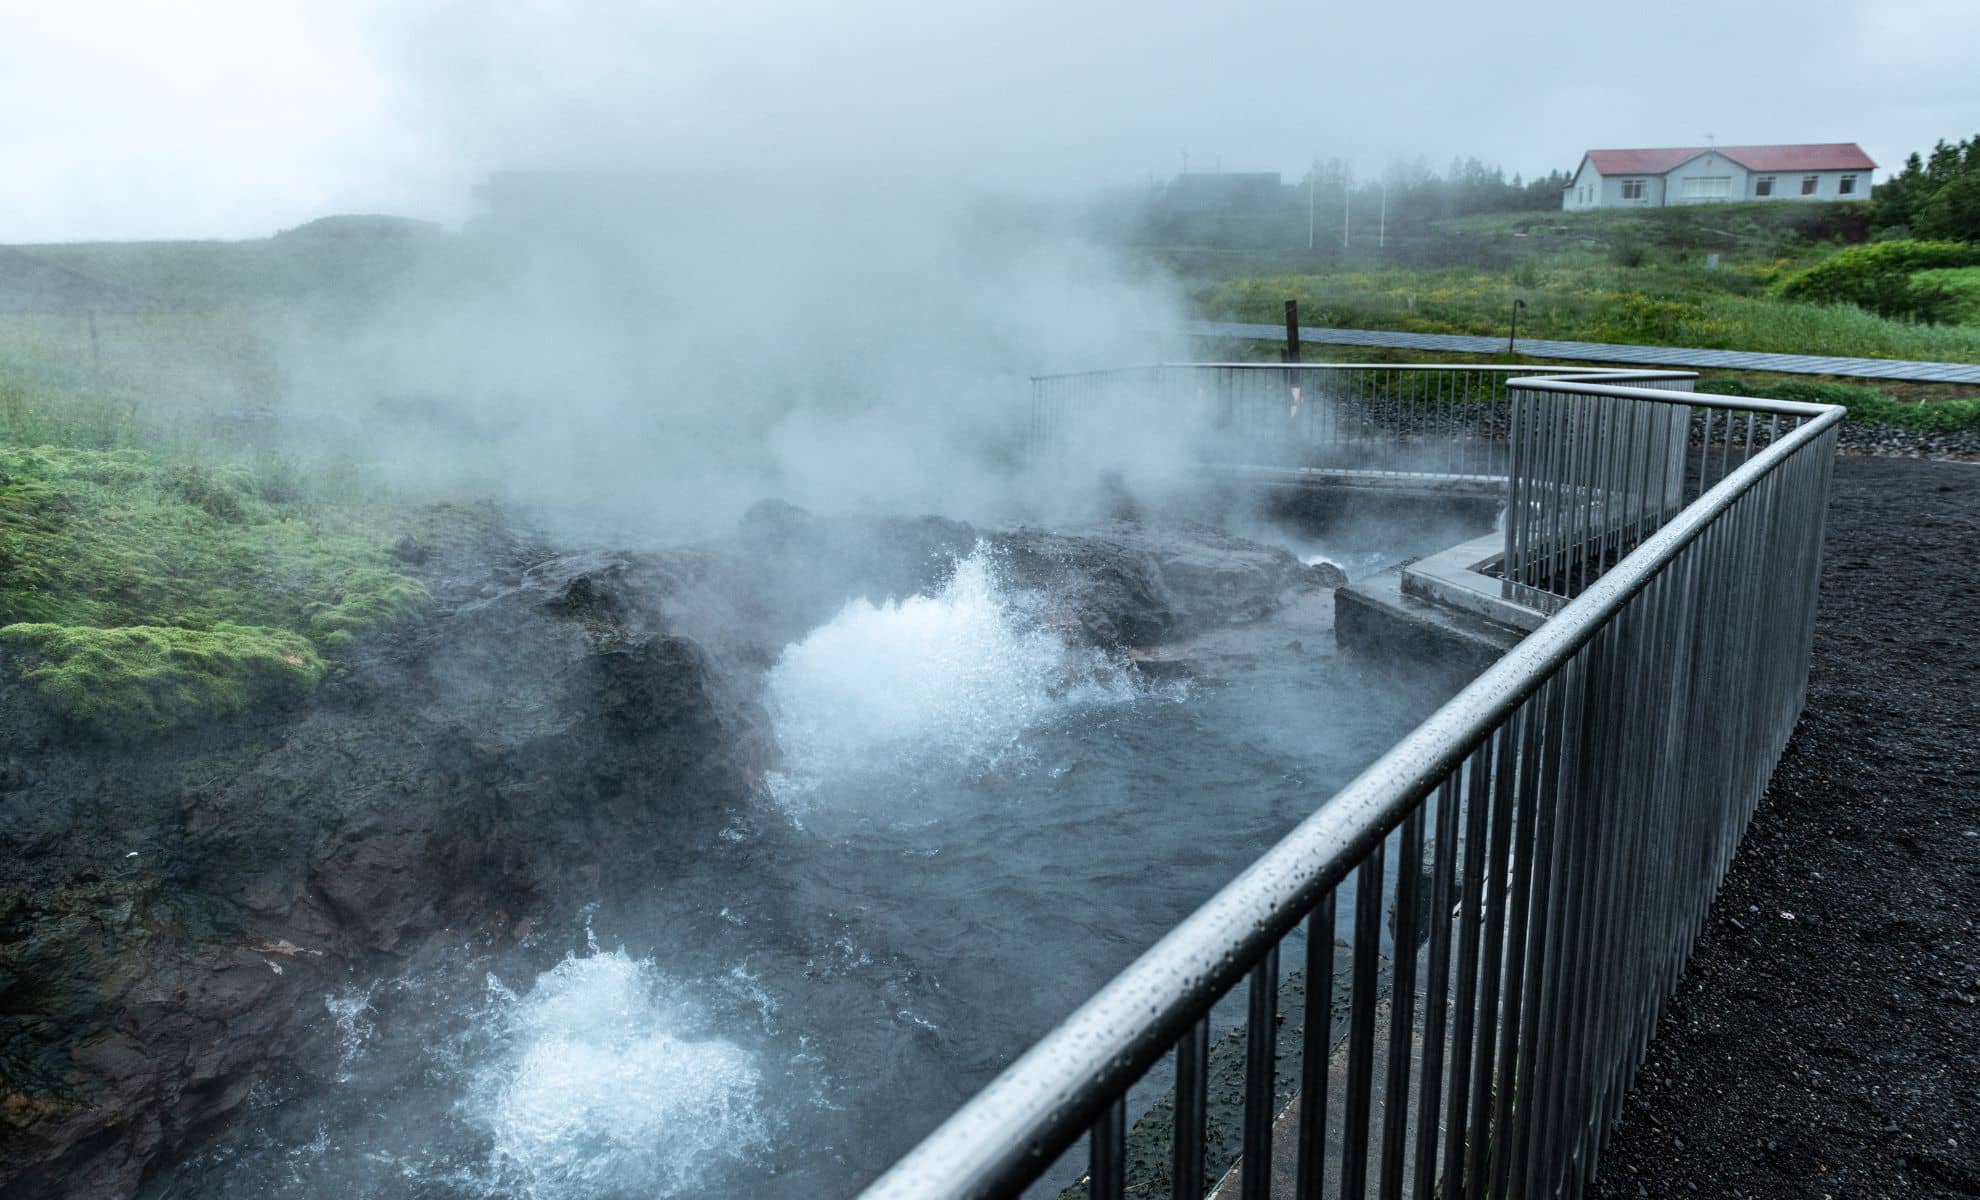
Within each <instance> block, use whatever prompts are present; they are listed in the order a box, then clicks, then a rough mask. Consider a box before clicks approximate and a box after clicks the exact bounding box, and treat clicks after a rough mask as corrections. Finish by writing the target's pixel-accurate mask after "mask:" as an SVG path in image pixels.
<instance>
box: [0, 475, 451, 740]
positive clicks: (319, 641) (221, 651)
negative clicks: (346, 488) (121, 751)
mask: <svg viewBox="0 0 1980 1200" xmlns="http://www.w3.org/2000/svg"><path fill="white" fill-rule="evenodd" d="M395 538H396V531H395V530H393V529H387V528H384V527H382V526H379V525H377V524H369V523H366V521H365V519H364V518H362V517H360V516H357V515H353V514H352V513H349V512H339V513H334V514H329V515H323V514H313V515H305V512H304V510H303V509H301V508H300V507H299V506H297V505H296V504H292V503H282V502H275V501H271V500H269V499H267V498H266V495H265V489H263V488H261V486H260V483H259V480H258V477H257V476H256V475H255V474H253V473H252V472H249V471H245V470H241V469H238V468H231V467H219V468H202V467H192V466H184V465H167V464H165V463H163V462H161V461H159V460H158V459H156V458H154V457H153V456H151V455H149V454H146V453H143V452H140V451H133V450H111V451H99V450H77V449H64V448H53V447H46V446H43V447H33V448H25V447H14V446H4V445H0V626H7V627H10V628H11V629H13V630H16V631H18V630H24V629H25V630H30V631H32V632H31V633H17V634H16V636H15V638H14V639H13V641H14V642H15V643H16V648H22V647H25V648H26V649H29V650H32V651H33V657H35V659H36V661H37V662H39V664H40V665H38V666H35V667H33V668H31V670H30V672H29V675H28V678H30V679H31V680H32V681H33V682H35V683H36V684H37V685H38V686H39V688H40V690H41V691H42V693H43V694H44V695H46V696H47V697H48V698H49V700H50V701H51V702H52V703H53V704H55V706H56V707H58V708H60V709H61V710H62V711H64V712H66V713H68V714H70V715H71V716H75V717H78V718H79V719H82V720H84V721H86V722H88V723H90V724H94V725H98V726H105V727H107V726H109V725H113V724H116V723H118V722H121V721H129V722H131V723H132V727H133V728H146V729H155V728H161V727H164V726H167V725H172V724H184V723H189V722H193V721H197V720H200V719H205V718H209V717H212V716H215V715H222V714H225V713H229V712H233V711H237V710H238V709H239V707H241V705H242V704H243V703H248V702H252V699H253V697H255V696H257V695H260V694H263V692H264V691H265V689H266V688H268V687H273V686H275V685H276V684H278V683H279V684H280V685H281V686H283V687H289V686H291V685H296V684H298V683H299V684H300V685H301V686H302V687H303V688H304V689H305V690H307V687H308V686H309V685H310V684H312V683H313V682H314V681H315V679H316V678H317V677H318V676H319V675H320V674H321V672H322V656H324V655H334V654H336V653H340V652H342V651H344V650H346V649H347V648H348V647H349V646H350V645H351V644H352V643H354V642H355V641H357V640H359V639H361V638H362V637H363V636H364V635H366V634H367V633H370V632H372V631H375V630H378V629H382V628H384V627H386V626H389V625H393V624H396V623H399V622H403V621H406V620H410V619H412V618H414V617H416V616H418V615H419V613H420V612H421V611H423V610H424V609H425V607H426V606H427V604H428V595H427V591H426V589H425V587H424V586H423V585H422V584H421V583H420V582H419V581H417V580H415V579H412V578H409V577H407V576H405V575H402V574H400V573H398V572H397V571H396V570H394V569H393V568H394V566H395V565H396V564H395V560H394V559H393V558H392V556H391V554H390V552H389V551H388V550H387V547H388V546H389V545H390V544H391V543H392V542H393V541H394V540H395ZM58 635H59V636H58ZM202 638H204V639H205V640H202ZM21 639H27V640H26V641H21ZM92 639H94V640H92ZM105 639H108V640H105ZM271 639H272V640H271ZM298 647H300V648H301V650H303V651H307V653H306V654H298V653H297V648H298ZM290 657H296V658H299V659H300V660H301V662H302V664H303V666H302V667H301V668H298V667H297V665H296V664H295V663H291V662H289V661H288V659H289V658H290ZM93 696H94V697H96V698H95V699H92V697H93ZM244 698H245V699H244Z"/></svg>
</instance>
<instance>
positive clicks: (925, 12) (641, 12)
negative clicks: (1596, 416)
mask: <svg viewBox="0 0 1980 1200" xmlns="http://www.w3.org/2000/svg"><path fill="white" fill-rule="evenodd" d="M1975 133H1980V0H1778V2H1776V0H1661V2H1659V3H1654V4H1651V3H1645V4H1607V3H1601V2H1599V0H1527V2H1526V3H1523V4H1522V3H1514V4H1507V5H1498V4H1486V3H1474V2H1471V0H1465V2H1462V3H1459V2H1453V0H1446V2H1439V3H1425V2H1422V0H1415V2H1411V0H1386V2H1372V3H1366V4H1359V5H1353V6H1349V5H1343V4H1338V3H1331V2H1329V0H1305V2H1277V0H1232V2H1230V3H1226V4H1217V5H1212V4H1205V3H1201V2H1200V0H1115V2H1109V3H1092V2H1083V0H998V2H997V3H991V4H984V3H972V4H968V5H959V4H956V5H952V4H941V3H936V4H930V3H928V2H927V0H877V2H876V0H827V2H822V3H810V2H803V3H793V2H790V0H719V2H705V3H701V4H678V3H667V2H664V0H663V2H661V3H633V2H630V0H533V2H522V0H518V2H514V3H495V2H493V0H472V2H469V0H429V2H426V3H404V4H398V3H385V2H383V0H321V2H318V0H287V2H285V0H175V2H166V0H156V2H153V0H60V2H52V0H0V242H33V241H53V240H68V239H82V238H135V237H193V236H207V237H212V236H221V237H231V236H259V235H263V234H267V233H269V232H272V231H274V230H275V229H278V228H282V227H286V226H289V225H294V224H297V223H299V222H301V221H304V220H307V219H310V218H312V217H315V216H320V215H323V214H326V213H331V212H351V211H389V212H399V213H406V214H410V215H418V216H426V217H432V218H436V219H439V220H443V221H447V222H450V223H451V222H456V221H458V220H460V219H461V218H462V217H463V216H465V215H466V214H467V213H469V212H470V211H471V210H472V205H473V198H472V191H471V189H472V186H473V184H474V182H475V181H476V180H477V179H479V178H480V177H481V176H483V175H484V174H486V172H488V171H489V170H491V169H494V168H499V167H502V166H505V165H516V166H528V165H556V164H559V163H578V162H589V161H599V160H603V161H613V162H623V163H628V164H659V165H667V164H677V163H679V164H689V165H694V166H717V167H723V168H727V169H752V170H759V171H764V172H770V173H778V174H788V175H789V176H790V177H792V178H794V179H803V178H809V177H814V176H818V175H829V174H833V173H848V174H855V175H863V176H873V175H879V176H882V177H893V176H898V177H901V178H904V179H905V178H910V177H917V176H921V177H934V178H937V179H958V178H960V179H967V180H982V181H988V182H990V183H993V184H998V185H1004V186H1009V187H1014V188H1024V189H1032V188H1045V189H1051V190H1058V191H1064V190H1071V189H1079V188H1085V187H1089V186H1092V185H1096V184H1108V183H1126V182H1139V181H1143V180H1146V179H1148V178H1149V177H1150V176H1151V175H1154V176H1166V175H1168V174H1172V173H1173V172H1175V171H1176V170H1177V169H1178V168H1179V167H1180V166H1181V164H1182V161H1183V159H1182V156H1183V153H1184V152H1185V150H1186V151H1187V152H1188V154H1189V162H1190V165H1191V167H1192V168H1193V169H1198V170H1207V169H1214V168H1216V167H1218V166H1221V167H1223V168H1224V169H1227V170H1238V169H1267V170H1280V171H1284V172H1286V173H1287V174H1288V175H1289V176H1291V175H1294V174H1297V173H1298V172H1299V171H1301V170H1302V169H1303V168H1304V165H1305V162H1306V160H1307V158H1308V156H1309V155H1310V154H1312V153H1315V152H1318V153H1320V154H1323V155H1341V156H1344V157H1348V158H1350V159H1351V160H1352V161H1353V162H1354V164H1355V166H1356V168H1357V170H1358V171H1360V172H1363V173H1369V174H1373V173H1376V172H1379V171H1380V169H1381V168H1382V166H1383V165H1384V163H1386V162H1387V161H1389V160H1390V159H1393V158H1398V157H1400V158H1409V157H1414V156H1416V155H1419V154H1421V155H1424V156H1426V157H1427V158H1428V159H1429V160H1430V162H1431V163H1432V164H1433V165H1434V166H1436V167H1438V168H1440V169H1441V168H1442V166H1443V165H1444V164H1445V163H1447V162H1448V161H1449V160H1450V158H1451V157H1452V156H1453V155H1460V154H1476V155H1478V156H1479V157H1481V158H1484V159H1486V160H1488V161H1492V162H1497V163H1499V164H1501V165H1503V166H1504V167H1505V168H1506V170H1507V171H1509V172H1511V171H1519V172H1523V173H1527V174H1529V175H1530V174H1532V173H1535V172H1544V171H1546V170H1548V169H1549V168H1555V167H1558V168H1563V169H1567V168H1571V167H1572V166H1573V165H1574V163H1575V162H1576V161H1577V159H1578V158H1579V155H1580V153H1581V151H1582V150H1583V149H1586V148H1588V147H1591V146H1665V145H1688V144H1699V143H1702V142H1703V141H1704V140H1705V138H1706V135H1708V134H1711V135H1715V136H1716V138H1717V139H1718V141H1719V142H1720V143H1721V144H1735V143H1743V142H1800V141H1857V142H1860V143H1861V144H1862V145H1863V147H1864V148H1865V149H1866V150H1868V151H1869V153H1870V155H1871V157H1873V158H1875V159H1876V160H1877V161H1878V162H1879V163H1880V164H1882V165H1884V166H1885V167H1887V168H1888V167H1893V166H1896V165H1898V164H1900V163H1901V162H1902V160H1903V157H1904V155H1905V154H1907V153H1909V152H1911V151H1912V150H1919V149H1924V148H1927V147H1929V146H1930V145H1931V143H1932V142H1933V141H1934V140H1936V139H1938V138H1940V137H1947V138H1959V137H1963V136H1970V135H1973V134H1975Z"/></svg>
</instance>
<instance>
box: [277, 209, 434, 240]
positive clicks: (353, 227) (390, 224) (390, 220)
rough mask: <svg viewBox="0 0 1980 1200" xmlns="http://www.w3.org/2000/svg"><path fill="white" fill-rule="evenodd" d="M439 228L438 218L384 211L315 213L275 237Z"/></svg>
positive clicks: (378, 235) (385, 235)
mask: <svg viewBox="0 0 1980 1200" xmlns="http://www.w3.org/2000/svg"><path fill="white" fill-rule="evenodd" d="M440 232H442V231H441V228H440V222H438V221H421V220H417V219H415V218H412V217H395V216H391V215H390V214H387V213H339V214H336V215H335V216H329V217H318V218H317V219H316V220H314V221H308V222H305V223H304V224H301V225H298V226H296V227H295V228H294V229H284V230H283V231H282V232H280V233H278V234H276V235H275V236H276V237H277V238H326V239H331V238H334V239H341V240H359V239H364V240H385V239H392V238H421V237H432V236H434V235H435V234H438V233H440Z"/></svg>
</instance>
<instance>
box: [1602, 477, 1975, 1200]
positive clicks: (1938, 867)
mask: <svg viewBox="0 0 1980 1200" xmlns="http://www.w3.org/2000/svg"><path fill="white" fill-rule="evenodd" d="M1976 556H1980V466H1976V465H1972V464H1966V463H1948V462H1919V461H1903V460H1894V459H1878V458H1842V459H1839V460H1838V461H1837V464H1836V477H1835V489H1834V494H1833V498H1832V503H1831V509H1830V518H1829V530H1828V546H1827V551H1826V556H1825V565H1824V573H1823V579H1822V608H1821V613H1820V617H1819V620H1818V625H1817V628H1816V633H1815V652H1814V665H1813V675H1812V680H1811V687H1810V694H1809V700H1808V709H1807V712H1806V713H1805V714H1804V716H1803V717H1802V721H1801V725H1800V727H1799V728H1798V729H1797V730H1796V732H1795V736H1794V739H1793V741H1792V742H1791V743H1790V744H1789V745H1788V749H1787V753H1786V755H1785V756H1784V757H1783V758H1782V760H1781V763H1780V766H1779V767H1778V768H1777V769H1776V771H1775V773H1774V779H1773V784H1772V786H1771V788H1770V789H1769V791H1768V793H1767V797H1766V800H1765V801H1764V802H1763V803H1762V804H1761V806H1760V810H1759V813H1758V815H1757V816H1756V818H1755V819H1754V822H1753V826H1752V828H1751V829H1750V830H1749V831H1748V832H1747V835H1746V841H1745V844H1744V845H1743V846H1742V847H1741V850H1740V853H1739V855H1738V857H1737V859H1736V860H1735V861H1734V863H1733V865H1732V869H1731V872H1730V873H1729V874H1728V876H1727V878H1726V882H1725V887H1724V890H1723V891H1722V892H1721V894H1720V896H1719V899H1718V902H1717V904H1716V905H1715V906H1714V908H1713V910H1712V913H1711V916H1710V917H1709V918H1708V919H1707V921H1706V925H1705V928H1704V930H1703V931H1702V932H1701V934H1700V936H1699V940H1698V944H1697V948H1696V950H1695V951H1694V954H1693V957H1692V960H1691V964H1690V967H1689V969H1688V970H1687V972H1686V974H1685V978H1684V981H1683V983H1682V984H1681V985H1680V986H1679V989H1678V993H1677V995H1676V996H1675V997H1674V998H1673V1000H1672V1001H1671V1003H1670V1007H1669V1011H1668V1012H1667V1013H1666V1015H1665V1017H1664V1020H1663V1022H1662V1024H1661V1025H1660V1027H1659V1029H1658V1033H1657V1037H1656V1040H1655V1041H1654V1043H1653V1044H1652V1045H1651V1048H1650V1053H1649V1057H1648V1060H1647V1061H1646V1062H1645V1064H1644V1066H1643V1069H1642V1071H1641V1073H1640V1074H1639V1075H1638V1077H1637V1082H1636V1088H1635V1091H1634V1092H1633V1093H1632V1095H1631V1097H1630V1099H1629V1101H1628V1102H1627V1103H1626V1105H1625V1106H1624V1111H1623V1116H1622V1120H1621V1122H1620V1123H1619V1125H1618V1127H1617V1130H1616V1132H1615V1137H1614V1140H1613V1142H1612V1143H1611V1146H1610V1149H1609V1151H1608V1152H1607V1154H1606V1155H1605V1156H1604V1159H1603V1165H1602V1173H1601V1179H1600V1180H1599V1181H1598V1183H1597V1185H1596V1186H1595V1188H1594V1189H1593V1194H1595V1195H1598V1196H1615V1197H1641V1196H1650V1197H1658V1198H1663V1197H1685V1196H1692V1195H1697V1196H1714V1197H1718V1196H1725V1197H1790V1196H1791V1197H1808V1198H1809V1200H1818V1198H1822V1197H1833V1198H1835V1200H1842V1198H1843V1197H1858V1196H1867V1197H1898V1196H1980V1007H1976V1001H1977V1000H1980V978H1976V972H1977V971H1980V936H1976V926H1980V630H1976V629H1975V628H1973V626H1974V624H1975V621H1974V618H1975V616H1976V615H1980V608H1976V605H1975V594H1976V592H1977V591H1980V564H1976Z"/></svg>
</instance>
